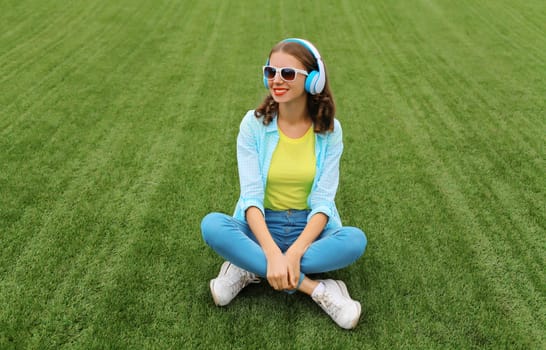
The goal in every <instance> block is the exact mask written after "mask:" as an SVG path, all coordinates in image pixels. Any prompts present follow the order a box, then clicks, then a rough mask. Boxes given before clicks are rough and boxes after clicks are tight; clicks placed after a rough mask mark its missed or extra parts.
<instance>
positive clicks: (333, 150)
mask: <svg viewBox="0 0 546 350" xmlns="http://www.w3.org/2000/svg"><path fill="white" fill-rule="evenodd" d="M324 142H325V144H324V149H323V150H322V152H324V154H323V155H322V156H321V160H319V159H317V162H320V163H319V164H321V166H320V167H319V169H318V170H319V172H318V178H317V179H316V184H315V186H313V190H312V191H311V195H310V196H309V205H310V208H311V212H310V213H309V218H311V216H313V215H315V214H316V213H324V214H325V215H326V216H328V217H329V218H332V216H333V215H337V214H335V213H336V212H337V210H336V209H335V208H336V207H335V201H334V200H335V196H336V192H337V187H338V184H339V163H340V159H341V154H342V153H343V132H342V129H341V124H340V123H339V122H338V121H337V119H334V130H333V131H332V132H331V133H329V134H327V135H326V140H324Z"/></svg>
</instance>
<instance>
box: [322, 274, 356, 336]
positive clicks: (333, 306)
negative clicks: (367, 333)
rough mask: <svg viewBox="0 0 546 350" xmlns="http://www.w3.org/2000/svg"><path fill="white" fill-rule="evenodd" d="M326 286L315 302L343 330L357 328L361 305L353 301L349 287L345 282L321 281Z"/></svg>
mask: <svg viewBox="0 0 546 350" xmlns="http://www.w3.org/2000/svg"><path fill="white" fill-rule="evenodd" d="M320 282H322V283H323V284H324V287H325V288H324V291H323V293H320V294H319V295H317V296H311V297H312V298H313V300H314V301H315V302H316V303H317V304H318V305H319V306H320V307H321V308H322V309H323V310H324V311H325V312H326V313H327V314H328V315H329V316H330V317H331V318H332V320H334V322H335V323H337V324H338V326H340V327H341V328H345V329H352V328H355V327H356V324H357V323H358V319H359V318H360V310H361V307H360V303H359V302H358V301H355V300H353V299H351V297H350V296H349V292H348V291H347V286H345V283H343V281H334V280H320Z"/></svg>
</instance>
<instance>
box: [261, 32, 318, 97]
mask: <svg viewBox="0 0 546 350" xmlns="http://www.w3.org/2000/svg"><path fill="white" fill-rule="evenodd" d="M282 42H283V43H289V42H292V43H298V44H300V45H301V46H303V47H305V48H306V49H307V50H309V52H311V53H312V54H313V57H315V60H316V61H317V66H318V71H317V70H313V71H311V72H309V75H308V76H307V78H306V79H305V91H307V92H308V93H310V94H311V95H318V94H320V93H321V92H322V90H324V86H325V85H326V74H325V73H324V63H322V58H320V53H319V52H318V50H317V48H316V47H315V46H313V44H311V43H310V42H309V41H307V40H304V39H298V38H288V39H284V40H283V41H282ZM266 65H269V58H268V59H267V62H266ZM263 79H264V86H265V88H266V89H269V84H268V81H267V79H266V78H265V77H264V78H263Z"/></svg>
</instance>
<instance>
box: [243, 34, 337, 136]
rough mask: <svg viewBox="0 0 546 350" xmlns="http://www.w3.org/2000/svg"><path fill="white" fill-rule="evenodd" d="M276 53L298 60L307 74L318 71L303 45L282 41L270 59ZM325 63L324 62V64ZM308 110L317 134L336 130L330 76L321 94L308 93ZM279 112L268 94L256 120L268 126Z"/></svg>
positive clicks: (259, 108) (258, 109) (255, 112)
mask: <svg viewBox="0 0 546 350" xmlns="http://www.w3.org/2000/svg"><path fill="white" fill-rule="evenodd" d="M274 52H284V53H287V54H289V55H291V56H294V57H295V58H297V59H298V60H299V61H300V62H301V63H302V64H303V65H304V66H305V70H306V71H307V72H311V71H313V70H318V64H317V60H316V59H315V56H313V54H312V53H311V52H310V51H309V50H308V49H307V48H306V47H305V46H303V45H301V44H299V43H297V42H293V41H288V42H284V41H281V42H280V43H278V44H277V45H275V46H274V47H273V48H272V49H271V52H270V53H269V57H271V55H272V54H273V53H274ZM323 63H324V62H323ZM323 74H326V67H324V72H323ZM307 109H308V111H309V115H310V116H311V120H312V121H313V125H314V131H315V132H316V133H325V132H328V131H332V130H334V116H335V113H336V105H335V102H334V96H333V95H332V91H331V90H330V84H329V82H328V75H327V74H326V84H325V85H324V89H323V90H322V92H321V93H320V94H317V95H311V94H310V93H307ZM278 110H279V104H278V103H277V102H275V100H274V99H273V96H271V93H268V94H267V96H266V97H265V99H264V100H263V101H262V103H261V104H260V105H259V106H258V108H256V110H255V111H254V115H255V116H256V118H261V117H263V123H264V124H265V125H268V124H269V123H270V122H271V121H272V120H273V118H274V117H275V115H276V114H277V112H278Z"/></svg>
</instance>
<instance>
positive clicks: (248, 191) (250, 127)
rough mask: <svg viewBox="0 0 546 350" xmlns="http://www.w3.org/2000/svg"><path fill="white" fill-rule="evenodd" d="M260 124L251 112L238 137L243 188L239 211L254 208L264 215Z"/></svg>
mask: <svg viewBox="0 0 546 350" xmlns="http://www.w3.org/2000/svg"><path fill="white" fill-rule="evenodd" d="M259 123H260V122H259V119H257V118H256V117H255V116H254V112H253V111H249V112H248V113H247V114H246V115H245V117H244V118H243V121H242V122H241V125H240V127H239V135H238V136H237V167H238V170H239V184H240V187H241V195H240V198H239V203H238V205H239V208H238V209H239V210H240V211H241V213H244V212H246V210H247V209H248V208H249V207H252V206H254V207H257V208H258V209H260V211H261V212H262V214H263V213H264V204H263V202H264V184H263V181H262V174H261V169H260V158H259V153H258V146H259V145H258V142H259V141H260V140H259V135H258V132H259Z"/></svg>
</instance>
